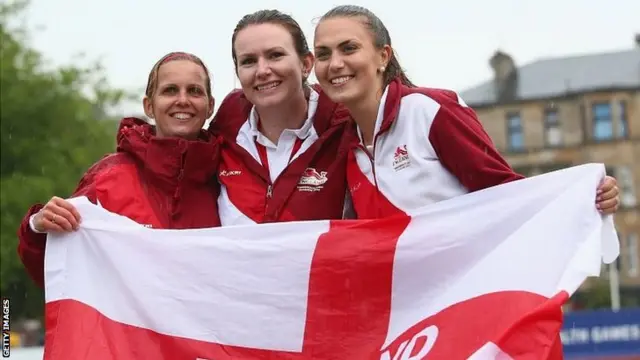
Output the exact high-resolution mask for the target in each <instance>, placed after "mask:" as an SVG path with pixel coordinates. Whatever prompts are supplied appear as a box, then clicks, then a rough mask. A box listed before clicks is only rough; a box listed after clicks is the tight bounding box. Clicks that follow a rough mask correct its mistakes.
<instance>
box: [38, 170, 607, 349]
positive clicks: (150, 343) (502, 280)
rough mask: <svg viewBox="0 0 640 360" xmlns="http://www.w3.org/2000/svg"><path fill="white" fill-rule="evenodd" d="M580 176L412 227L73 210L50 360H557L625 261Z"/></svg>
mask: <svg viewBox="0 0 640 360" xmlns="http://www.w3.org/2000/svg"><path fill="white" fill-rule="evenodd" d="M603 176H604V167H603V166H602V165H597V164H590V165H584V166H578V167H574V168H570V169H566V170H562V171H558V172H554V173H550V174H545V175H541V176H538V177H535V178H530V179H526V180H522V181H518V182H514V183H510V184H505V185H501V186H498V187H494V188H491V189H487V190H483V191H480V192H476V193H472V194H468V195H465V196H462V197H459V198H455V199H452V200H449V201H445V202H442V203H439V204H436V205H434V206H430V207H428V208H425V209H422V210H420V211H418V212H415V213H413V214H411V215H410V216H406V217H396V218H389V219H382V220H367V221H365V220H361V221H319V222H296V223H280V224H268V225H249V226H238V227H228V228H218V229H203V230H182V231H176V230H153V229H147V228H144V227H142V226H140V225H138V224H135V223H133V222H131V221H130V220H128V219H126V218H124V217H121V216H118V215H115V214H112V213H108V212H107V211H105V210H104V209H101V208H99V207H96V206H94V205H92V204H90V203H88V201H87V200H86V199H73V200H72V201H73V202H74V204H75V205H76V206H77V207H78V209H79V211H80V212H81V214H82V217H83V224H82V227H81V229H80V230H79V231H77V232H74V233H72V234H67V235H64V236H49V240H48V243H47V253H46V260H45V279H46V318H47V320H46V331H47V333H46V345H45V358H46V359H56V360H57V359H65V360H66V359H89V358H90V359H112V358H117V359H189V360H193V359H196V358H200V359H211V360H213V359H216V360H217V359H385V360H391V359H393V360H396V359H422V358H426V359H497V358H504V359H508V358H512V359H545V358H553V355H557V354H558V351H560V350H561V348H560V343H559V336H558V335H559V331H560V327H561V324H562V313H561V310H560V305H561V304H562V303H563V302H564V301H565V300H566V299H567V297H568V296H569V295H571V294H572V293H573V292H574V291H575V290H576V289H577V288H578V286H579V285H580V284H581V283H582V282H583V281H584V280H585V279H586V277H588V276H597V275H598V274H599V273H600V265H601V264H602V261H603V259H604V260H605V262H611V261H612V260H613V259H615V258H616V257H617V255H618V251H619V249H618V240H617V237H616V233H615V229H614V228H613V223H612V219H611V218H605V219H603V218H602V217H601V215H600V214H599V213H598V212H597V210H596V208H595V205H594V204H595V189H596V187H597V185H598V184H599V182H600V180H601V179H602V177H603Z"/></svg>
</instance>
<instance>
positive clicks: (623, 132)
mask: <svg viewBox="0 0 640 360" xmlns="http://www.w3.org/2000/svg"><path fill="white" fill-rule="evenodd" d="M616 130H617V131H618V137H620V138H626V137H627V136H629V133H628V132H629V119H628V118H627V102H626V101H624V100H620V101H618V114H617V116H616Z"/></svg>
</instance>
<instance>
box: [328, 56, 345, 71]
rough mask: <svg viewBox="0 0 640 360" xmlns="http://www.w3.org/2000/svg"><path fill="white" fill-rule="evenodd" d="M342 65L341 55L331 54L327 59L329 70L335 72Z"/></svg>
mask: <svg viewBox="0 0 640 360" xmlns="http://www.w3.org/2000/svg"><path fill="white" fill-rule="evenodd" d="M343 67H344V61H343V60H342V57H341V56H340V55H338V54H335V55H333V56H332V57H331V60H330V61H329V70H330V71H334V72H335V71H339V70H341V69H342V68H343Z"/></svg>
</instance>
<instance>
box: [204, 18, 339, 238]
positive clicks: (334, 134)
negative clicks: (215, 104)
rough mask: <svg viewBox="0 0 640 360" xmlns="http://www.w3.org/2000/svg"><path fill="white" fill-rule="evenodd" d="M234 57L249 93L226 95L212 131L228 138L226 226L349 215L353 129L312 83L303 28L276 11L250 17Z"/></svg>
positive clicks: (238, 31)
mask: <svg viewBox="0 0 640 360" xmlns="http://www.w3.org/2000/svg"><path fill="white" fill-rule="evenodd" d="M231 54H232V58H233V62H234V64H235V69H236V74H237V75H238V79H239V80H240V84H241V85H242V90H241V91H233V92H231V93H230V94H229V95H228V96H227V97H226V99H225V100H224V101H223V102H222V104H221V105H220V108H219V109H218V112H217V114H216V116H215V118H214V120H213V121H212V124H211V128H210V130H211V132H213V133H216V134H222V137H223V139H224V140H223V141H224V146H223V147H222V156H221V160H222V161H221V165H220V172H219V175H220V182H221V186H222V190H221V195H220V200H219V209H220V219H221V222H222V224H223V226H224V225H238V224H252V223H264V222H276V221H294V220H322V219H340V218H342V217H343V215H344V213H345V203H348V202H346V201H345V199H346V197H345V196H346V193H347V188H346V179H345V176H346V175H345V171H346V157H347V149H348V145H349V143H348V142H349V139H350V138H349V136H350V135H349V134H350V131H349V129H350V127H351V126H352V124H351V123H350V122H349V121H348V116H347V114H346V113H345V112H340V110H339V109H338V107H337V106H336V104H335V103H333V102H332V101H331V100H329V98H328V97H327V96H326V95H324V94H323V93H322V91H320V89H319V87H311V86H308V85H307V83H306V80H307V77H308V76H309V74H310V72H311V68H312V64H313V55H312V54H311V51H310V50H309V47H308V45H307V40H306V39H305V37H304V34H303V32H302V29H301V28H300V26H299V25H298V23H297V22H296V21H295V20H294V19H293V18H292V17H291V16H289V15H286V14H283V13H281V12H279V11H277V10H261V11H257V12H255V13H252V14H248V15H246V16H244V17H243V18H242V19H241V20H240V21H239V22H238V24H237V26H236V28H235V30H234V32H233V36H232V37H231Z"/></svg>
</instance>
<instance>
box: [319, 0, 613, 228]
mask: <svg viewBox="0 0 640 360" xmlns="http://www.w3.org/2000/svg"><path fill="white" fill-rule="evenodd" d="M314 48H315V57H316V62H315V73H316V77H317V78H318V81H319V83H320V85H321V86H322V89H323V90H324V92H325V93H326V94H327V96H328V97H330V98H331V99H332V100H333V101H335V102H338V103H341V104H344V105H345V106H346V107H347V108H348V109H349V112H350V114H351V115H352V116H353V119H354V120H355V122H356V124H357V133H358V137H359V139H356V141H355V144H354V146H353V151H352V152H351V155H350V159H349V162H348V170H347V174H348V175H347V177H348V183H349V188H350V190H351V198H352V201H353V206H354V209H355V212H356V215H357V217H358V218H368V219H369V218H380V217H386V216H390V215H393V214H398V213H411V212H412V211H414V210H417V209H419V208H422V207H424V206H426V205H429V204H432V203H435V202H438V201H442V200H446V199H450V198H452V197H455V196H459V195H463V194H465V193H467V192H470V191H477V190H481V189H485V188H488V187H492V186H495V185H499V184H503V183H506V182H509V181H514V180H518V179H522V178H523V176H521V175H519V174H516V173H515V172H514V171H513V169H512V168H511V167H510V166H509V164H507V162H506V161H505V160H504V159H503V158H502V156H501V155H500V154H499V152H498V151H497V150H496V148H495V146H494V145H493V143H492V141H491V139H490V137H489V135H488V134H487V133H486V132H485V130H484V128H483V127H482V124H481V123H480V121H479V120H478V118H477V117H476V114H475V113H474V111H473V110H472V109H471V108H469V107H468V106H467V105H466V104H465V103H464V101H463V100H462V99H461V98H460V96H458V94H456V93H455V92H454V91H450V90H443V89H430V88H423V87H417V86H415V85H414V84H413V83H411V81H409V79H408V78H407V76H406V75H405V73H404V71H403V70H402V67H401V66H400V63H399V62H398V58H397V57H396V55H395V54H394V51H393V48H392V47H391V37H390V36H389V32H388V31H387V28H386V27H385V26H384V24H383V23H382V21H381V20H380V19H379V18H378V17H377V16H376V15H375V14H373V13H372V12H371V11H369V10H368V9H366V8H363V7H360V6H355V5H345V6H338V7H335V8H333V9H331V10H329V11H328V12H327V13H326V14H324V15H323V16H322V18H321V19H320V22H319V23H318V25H317V27H316V30H315V46H314ZM595 191H596V203H595V204H594V206H596V207H597V208H598V209H599V210H600V211H601V212H602V213H604V214H611V213H613V212H615V211H616V210H617V208H618V204H619V199H618V188H617V186H616V180H615V179H614V178H612V177H610V176H607V177H606V178H605V179H604V181H603V182H602V184H601V185H600V187H599V188H598V189H596V190H595Z"/></svg>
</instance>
